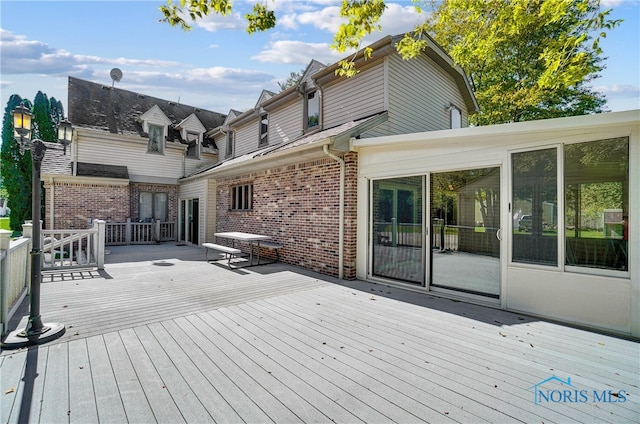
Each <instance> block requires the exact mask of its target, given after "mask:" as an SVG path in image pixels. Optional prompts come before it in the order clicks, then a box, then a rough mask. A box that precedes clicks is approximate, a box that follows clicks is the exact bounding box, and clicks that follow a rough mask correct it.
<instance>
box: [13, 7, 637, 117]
mask: <svg viewBox="0 0 640 424" xmlns="http://www.w3.org/2000/svg"><path fill="white" fill-rule="evenodd" d="M175 1H176V2H178V1H179V0H175ZM253 3H255V1H253V2H251V1H236V2H235V4H234V14H233V16H228V17H220V16H211V17H208V18H206V19H203V20H202V21H200V22H199V23H198V24H197V25H196V26H194V29H193V30H192V31H190V32H184V31H182V30H181V29H179V28H173V27H170V26H169V25H168V24H164V23H159V22H158V20H159V19H160V18H161V15H160V12H159V10H158V7H159V6H160V5H162V4H164V0H153V1H151V0H145V1H113V0H112V1H87V0H85V1H25V0H20V1H12V0H2V1H1V2H0V28H1V29H0V35H1V41H0V43H1V44H0V54H1V62H0V64H1V68H0V70H1V75H0V88H1V90H2V107H3V109H4V107H5V105H6V104H7V101H8V99H9V97H10V96H11V95H12V94H19V95H20V96H22V97H23V98H28V99H30V100H33V98H34V97H35V94H36V93H37V91H38V90H41V91H42V92H44V93H46V94H47V95H48V96H49V97H55V98H56V99H58V100H61V101H62V103H63V105H64V107H65V110H66V107H67V77H68V76H75V77H78V78H82V79H86V80H89V81H94V82H98V83H102V84H105V85H111V84H112V81H111V78H110V77H109V71H110V70H111V69H112V68H116V67H117V68H119V69H121V70H122V73H123V78H122V80H121V81H120V82H117V83H115V84H116V86H117V87H118V88H122V89H125V90H130V91H135V92H139V93H144V94H147V95H151V96H155V97H159V98H162V99H167V100H173V101H179V102H180V103H183V104H188V105H191V106H197V107H201V108H205V109H210V110H214V111H217V112H221V113H227V112H228V111H229V109H230V108H234V109H238V110H246V109H248V108H250V107H253V106H254V105H255V103H256V101H257V99H258V96H259V95H260V92H261V91H262V89H268V90H272V91H279V88H278V85H277V83H278V81H284V80H285V79H286V77H287V76H288V75H289V73H290V72H294V71H299V70H301V69H302V68H304V67H306V65H307V64H308V63H309V62H310V61H311V59H316V60H318V61H320V62H323V63H333V62H336V61H337V60H339V59H341V58H342V57H343V56H344V55H341V54H337V53H336V52H334V51H333V50H331V49H330V48H329V46H330V45H331V42H332V37H333V33H334V32H335V31H336V29H337V27H338V26H339V24H340V18H339V17H338V11H339V6H340V0H315V1H302V0H298V1H296V0H276V1H275V2H272V1H270V0H269V4H270V6H271V7H272V8H274V9H275V11H276V13H277V16H278V25H277V26H276V28H274V29H272V30H270V31H268V32H265V33H260V34H254V35H249V34H247V33H246V32H245V26H246V24H245V22H244V20H243V19H242V18H241V16H242V14H243V13H245V12H246V11H247V10H248V9H249V8H250V7H251V6H252V4H253ZM386 3H387V5H388V8H387V10H386V11H385V14H384V15H383V17H382V21H381V24H382V32H377V33H374V34H372V35H371V36H369V37H368V38H367V39H366V40H365V43H366V44H368V43H369V42H373V41H375V40H377V39H379V38H381V37H382V36H384V35H387V34H399V33H402V32H405V31H408V30H410V29H411V28H413V26H414V25H415V24H416V23H418V22H420V17H419V16H418V15H417V14H416V13H415V11H414V9H413V6H412V3H411V1H409V0H405V1H387V2H386ZM602 6H603V7H604V8H607V9H609V8H611V9H613V12H612V15H611V17H612V18H615V19H618V18H621V19H624V22H623V23H622V24H621V25H620V26H619V27H618V28H616V29H614V30H613V31H611V32H610V33H609V35H608V37H607V38H606V39H604V40H603V41H602V43H601V46H602V48H603V49H604V56H606V57H608V59H607V61H606V66H607V68H606V69H605V70H604V72H602V74H601V75H602V77H601V78H599V79H597V80H595V81H594V82H593V86H594V88H596V89H597V90H598V91H601V92H603V93H604V94H605V95H606V96H607V99H608V107H609V109H610V110H612V111H621V110H630V109H640V59H639V58H640V29H639V28H640V1H637V0H603V1H602Z"/></svg>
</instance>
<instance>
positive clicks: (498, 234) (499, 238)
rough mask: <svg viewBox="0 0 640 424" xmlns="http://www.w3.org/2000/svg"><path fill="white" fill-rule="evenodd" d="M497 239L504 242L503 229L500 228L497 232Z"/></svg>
mask: <svg viewBox="0 0 640 424" xmlns="http://www.w3.org/2000/svg"><path fill="white" fill-rule="evenodd" d="M496 238H497V239H498V240H500V241H502V228H498V231H496Z"/></svg>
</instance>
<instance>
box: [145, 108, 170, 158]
mask: <svg viewBox="0 0 640 424" xmlns="http://www.w3.org/2000/svg"><path fill="white" fill-rule="evenodd" d="M138 121H139V122H140V123H141V124H142V131H144V132H145V133H146V134H147V136H148V138H149V142H148V143H147V153H156V154H161V155H163V154H164V148H165V140H166V139H167V135H168V133H169V125H171V124H172V122H171V119H169V118H168V117H167V116H166V115H165V114H164V112H162V110H161V109H160V107H158V105H153V107H152V108H151V109H149V110H148V111H146V112H145V113H143V114H142V115H140V117H139V118H138Z"/></svg>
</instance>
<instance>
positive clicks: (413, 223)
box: [370, 176, 425, 284]
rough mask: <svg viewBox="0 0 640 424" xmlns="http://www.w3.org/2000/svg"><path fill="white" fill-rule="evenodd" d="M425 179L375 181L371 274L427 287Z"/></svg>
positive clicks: (410, 178)
mask: <svg viewBox="0 0 640 424" xmlns="http://www.w3.org/2000/svg"><path fill="white" fill-rule="evenodd" d="M423 192H424V177H422V176H416V177H402V178H391V179H387V180H376V181H373V187H372V206H373V207H372V213H373V216H372V225H373V228H372V231H371V233H370V234H371V238H372V240H371V245H372V246H373V252H372V273H373V275H375V276H379V277H386V278H393V279H395V280H402V281H407V282H411V283H417V284H423V283H424V274H425V271H424V260H423V258H424V257H425V255H424V249H423V234H424V233H423V227H424V224H423V222H424V221H423Z"/></svg>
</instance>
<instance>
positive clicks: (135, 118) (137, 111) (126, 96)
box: [68, 77, 226, 142]
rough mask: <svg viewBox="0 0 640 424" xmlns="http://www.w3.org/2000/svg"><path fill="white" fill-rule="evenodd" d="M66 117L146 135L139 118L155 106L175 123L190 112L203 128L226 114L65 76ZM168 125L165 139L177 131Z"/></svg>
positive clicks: (117, 131)
mask: <svg viewBox="0 0 640 424" xmlns="http://www.w3.org/2000/svg"><path fill="white" fill-rule="evenodd" d="M68 94H69V97H68V102H69V121H71V123H72V124H73V125H74V126H76V127H84V128H91V129H95V130H102V131H108V132H110V133H112V134H130V135H138V136H140V137H146V134H145V132H144V131H143V128H142V124H141V123H140V122H139V118H140V117H141V116H142V115H144V114H145V113H146V112H148V111H149V110H151V109H152V108H153V107H154V106H157V107H158V108H159V109H160V110H161V111H162V113H163V114H164V115H165V116H166V117H167V118H169V120H171V122H172V124H173V125H176V124H179V123H180V122H181V121H183V120H184V119H186V118H187V117H188V116H190V115H191V114H194V115H195V116H196V117H197V118H198V120H199V121H200V122H201V123H202V125H204V127H205V128H206V129H212V128H215V127H217V126H219V125H221V124H222V123H223V122H224V120H225V118H226V115H224V114H221V113H218V112H213V111H209V110H205V109H200V108H197V107H194V106H189V105H184V104H180V103H176V102H171V101H168V100H163V99H159V98H157V97H152V96H147V95H145V94H140V93H135V92H133V91H128V90H123V89H120V88H115V87H110V86H105V85H102V84H98V83H95V82H90V81H85V80H82V79H79V78H74V77H69V87H68ZM173 125H170V126H169V130H170V131H169V137H168V138H169V139H170V140H174V139H178V140H179V141H181V142H182V141H183V140H182V138H181V137H180V134H179V131H176V130H175V129H174V128H173Z"/></svg>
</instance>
